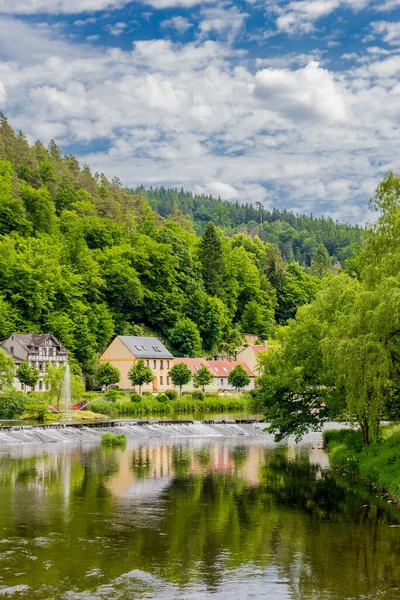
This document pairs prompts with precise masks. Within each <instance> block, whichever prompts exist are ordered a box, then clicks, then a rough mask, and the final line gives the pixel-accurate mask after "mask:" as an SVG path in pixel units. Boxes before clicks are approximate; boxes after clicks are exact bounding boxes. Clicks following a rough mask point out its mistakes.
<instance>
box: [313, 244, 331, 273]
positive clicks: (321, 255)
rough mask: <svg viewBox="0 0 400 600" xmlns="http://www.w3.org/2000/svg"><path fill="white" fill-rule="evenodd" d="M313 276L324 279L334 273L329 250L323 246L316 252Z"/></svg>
mask: <svg viewBox="0 0 400 600" xmlns="http://www.w3.org/2000/svg"><path fill="white" fill-rule="evenodd" d="M310 271H311V273H312V275H315V277H318V278H319V279H322V277H323V276H324V275H326V274H327V273H331V272H332V259H331V257H330V256H329V254H328V250H327V249H326V248H325V246H324V245H323V244H320V245H319V246H318V248H317V250H316V251H315V254H314V256H313V258H312V261H311V269H310Z"/></svg>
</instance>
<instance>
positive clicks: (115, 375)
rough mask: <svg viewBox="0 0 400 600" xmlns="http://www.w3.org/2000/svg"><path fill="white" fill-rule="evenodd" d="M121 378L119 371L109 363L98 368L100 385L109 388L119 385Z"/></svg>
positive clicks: (97, 377)
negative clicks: (112, 385)
mask: <svg viewBox="0 0 400 600" xmlns="http://www.w3.org/2000/svg"><path fill="white" fill-rule="evenodd" d="M120 378H121V376H120V372H119V370H118V369H117V368H116V367H114V365H112V364H111V363H109V362H106V363H101V364H100V365H99V366H98V368H97V371H96V380H97V381H98V383H99V384H100V385H105V386H106V387H107V386H109V385H111V384H113V383H118V382H119V380H120Z"/></svg>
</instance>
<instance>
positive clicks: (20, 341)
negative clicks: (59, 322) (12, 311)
mask: <svg viewBox="0 0 400 600" xmlns="http://www.w3.org/2000/svg"><path fill="white" fill-rule="evenodd" d="M1 344H2V346H3V349H4V350H5V351H6V352H7V353H8V354H9V355H10V356H11V357H12V359H13V360H14V364H15V366H16V367H17V368H18V366H19V365H20V364H22V363H23V362H28V363H29V364H30V365H32V367H35V369H38V371H39V373H40V377H39V381H38V383H37V384H36V386H35V388H34V389H35V390H36V391H39V392H42V391H45V389H46V386H45V383H44V377H45V375H46V373H47V366H48V365H49V364H58V365H62V364H65V363H66V362H67V360H68V351H67V350H66V349H65V348H64V346H63V345H62V344H61V343H60V342H59V341H58V340H57V339H56V338H55V337H54V336H53V335H52V334H51V333H43V334H40V333H12V334H11V335H10V337H8V338H6V339H5V340H2V341H1ZM14 385H15V387H16V389H17V390H21V391H25V386H24V385H23V384H21V383H20V382H19V380H18V379H15V380H14Z"/></svg>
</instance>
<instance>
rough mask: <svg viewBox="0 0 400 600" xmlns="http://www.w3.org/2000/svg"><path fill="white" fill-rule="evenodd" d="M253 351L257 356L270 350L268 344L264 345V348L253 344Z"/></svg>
mask: <svg viewBox="0 0 400 600" xmlns="http://www.w3.org/2000/svg"><path fill="white" fill-rule="evenodd" d="M250 347H251V348H252V349H253V352H255V353H256V354H258V353H259V352H262V351H263V350H268V344H265V345H264V344H263V345H262V346H254V345H253V344H251V346H250Z"/></svg>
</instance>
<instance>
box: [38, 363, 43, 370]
mask: <svg viewBox="0 0 400 600" xmlns="http://www.w3.org/2000/svg"><path fill="white" fill-rule="evenodd" d="M39 371H43V363H39Z"/></svg>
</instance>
